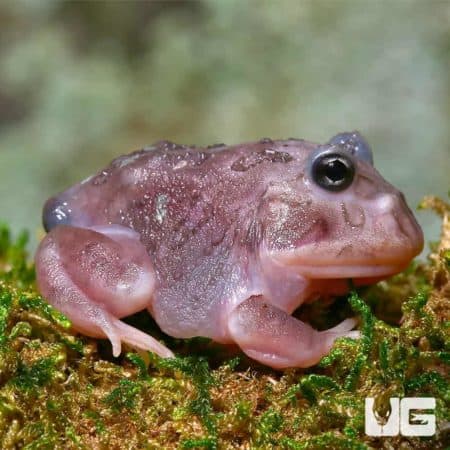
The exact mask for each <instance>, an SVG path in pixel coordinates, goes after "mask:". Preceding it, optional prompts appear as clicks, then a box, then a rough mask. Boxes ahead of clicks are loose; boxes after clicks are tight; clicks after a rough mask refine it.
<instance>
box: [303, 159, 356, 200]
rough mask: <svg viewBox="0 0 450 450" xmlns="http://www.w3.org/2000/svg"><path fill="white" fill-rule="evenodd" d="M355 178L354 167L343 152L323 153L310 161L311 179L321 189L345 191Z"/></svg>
mask: <svg viewBox="0 0 450 450" xmlns="http://www.w3.org/2000/svg"><path fill="white" fill-rule="evenodd" d="M354 176H355V166H354V164H353V161H352V160H351V158H350V157H349V156H347V155H346V154H344V153H343V152H342V153H341V152H324V153H321V154H318V155H317V156H316V158H314V160H313V161H312V165H311V177H312V179H313V181H314V182H315V183H316V184H318V185H319V186H320V187H321V188H323V189H326V190H328V191H332V192H339V191H343V190H344V189H347V188H348V187H349V186H350V185H351V184H352V181H353V178H354Z"/></svg>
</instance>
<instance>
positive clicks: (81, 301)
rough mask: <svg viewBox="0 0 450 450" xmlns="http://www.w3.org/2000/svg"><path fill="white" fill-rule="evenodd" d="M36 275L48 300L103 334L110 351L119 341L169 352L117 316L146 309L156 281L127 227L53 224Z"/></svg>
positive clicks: (84, 327)
mask: <svg viewBox="0 0 450 450" xmlns="http://www.w3.org/2000/svg"><path fill="white" fill-rule="evenodd" d="M36 277H37V283H38V286H39V289H40V292H41V293H42V294H43V296H44V297H45V298H46V299H47V300H48V301H49V303H51V304H52V305H53V306H54V307H55V308H57V309H58V310H60V311H61V312H62V313H64V314H65V315H66V316H67V317H68V318H69V319H70V320H71V322H72V325H73V326H74V328H75V329H77V330H79V331H81V332H82V333H84V334H86V335H88V336H92V337H100V338H105V337H107V338H108V339H109V340H110V341H111V343H112V345H113V354H114V356H118V355H119V354H120V352H121V342H126V343H128V344H130V345H131V346H133V347H137V348H140V349H144V350H149V351H152V352H155V353H157V354H158V355H160V356H164V357H169V356H172V352H171V351H170V350H169V349H167V348H166V347H164V346H163V345H161V344H160V343H159V342H158V341H157V340H156V339H154V338H152V337H151V336H149V335H147V334H145V333H143V332H141V331H139V330H137V329H135V328H133V327H131V326H129V325H127V324H125V323H124V322H121V321H120V320H118V318H120V317H124V316H127V315H130V314H133V313H135V312H137V311H140V310H142V309H144V308H146V307H147V306H148V305H149V304H150V302H151V299H152V293H153V288H154V283H155V274H154V270H153V267H152V264H151V261H150V258H149V256H148V254H147V252H146V251H145V248H144V246H143V245H142V244H141V243H140V241H139V236H138V235H137V234H136V233H135V232H133V231H132V230H130V229H128V228H125V227H120V226H107V227H97V228H95V229H94V228H93V229H87V228H78V227H72V226H66V225H61V226H57V227H55V228H54V229H52V230H51V231H50V233H48V234H47V236H46V237H45V239H44V240H43V241H42V242H41V244H40V246H39V249H38V251H37V253H36Z"/></svg>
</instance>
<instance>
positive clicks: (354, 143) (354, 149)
mask: <svg viewBox="0 0 450 450" xmlns="http://www.w3.org/2000/svg"><path fill="white" fill-rule="evenodd" d="M328 144H329V145H339V146H340V147H341V148H344V149H345V150H347V151H349V152H350V153H351V154H352V155H355V156H356V157H357V158H359V159H361V160H363V161H365V162H367V163H369V164H371V165H372V166H373V155H372V149H371V148H370V145H369V143H368V142H367V141H366V140H365V139H364V137H363V136H362V135H361V134H360V133H358V132H357V131H351V132H345V133H339V134H337V135H336V136H333V137H332V138H331V139H330V140H329V141H328Z"/></svg>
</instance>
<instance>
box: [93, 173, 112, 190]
mask: <svg viewBox="0 0 450 450" xmlns="http://www.w3.org/2000/svg"><path fill="white" fill-rule="evenodd" d="M109 175H110V172H108V171H107V170H102V171H101V172H100V173H99V174H98V175H96V176H95V177H94V179H93V180H92V184H93V185H94V186H100V185H101V184H104V183H106V181H107V180H108V177H109Z"/></svg>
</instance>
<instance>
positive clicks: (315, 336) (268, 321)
mask: <svg viewBox="0 0 450 450" xmlns="http://www.w3.org/2000/svg"><path fill="white" fill-rule="evenodd" d="M355 325H356V320H355V319H346V320H344V321H343V322H341V323H340V324H339V325H337V326H336V327H334V328H331V329H329V330H325V331H317V330H314V329H313V328H312V327H311V326H310V325H308V324H306V323H304V322H301V321H300V320H298V319H296V318H294V317H291V316H290V315H289V314H287V313H286V312H284V311H282V310H281V309H278V308H277V307H275V306H273V305H270V304H269V303H268V302H266V301H265V300H264V298H263V297H262V296H255V297H251V298H249V299H247V300H245V301H244V302H243V303H241V304H240V305H239V306H237V307H236V308H235V309H234V310H233V311H232V312H231V314H230V316H229V319H228V330H229V333H230V335H231V336H232V338H233V340H234V341H235V343H236V344H237V345H239V347H241V349H242V350H243V351H244V353H246V354H247V355H248V356H250V357H251V358H253V359H255V360H257V361H259V362H261V363H263V364H266V365H268V366H271V367H273V368H276V369H282V368H286V367H309V366H312V365H314V364H316V363H317V362H319V360H320V359H321V358H322V357H323V356H325V355H326V354H327V353H328V352H329V351H330V349H331V347H332V346H333V343H334V341H335V340H336V339H337V338H339V337H344V336H347V337H353V338H357V337H358V336H359V333H358V331H350V330H351V329H352V328H353V327H354V326H355Z"/></svg>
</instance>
